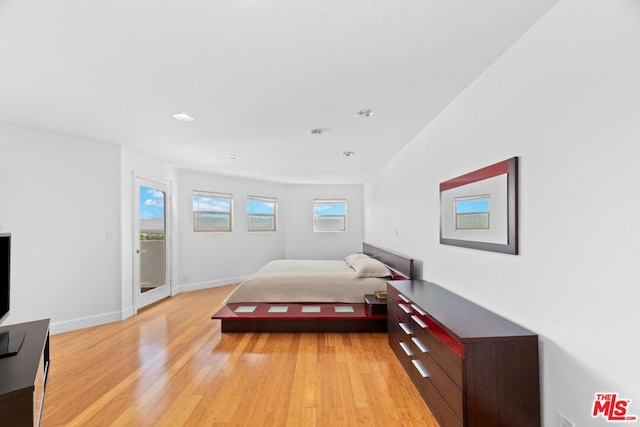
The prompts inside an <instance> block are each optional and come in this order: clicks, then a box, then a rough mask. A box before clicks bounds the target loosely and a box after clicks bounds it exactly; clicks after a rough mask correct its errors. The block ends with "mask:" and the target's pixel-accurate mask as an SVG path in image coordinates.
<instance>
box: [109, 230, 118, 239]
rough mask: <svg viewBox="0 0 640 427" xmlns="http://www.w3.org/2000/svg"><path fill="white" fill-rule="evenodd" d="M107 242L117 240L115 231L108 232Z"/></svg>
mask: <svg viewBox="0 0 640 427" xmlns="http://www.w3.org/2000/svg"><path fill="white" fill-rule="evenodd" d="M107 240H116V233H115V232H114V231H113V230H107Z"/></svg>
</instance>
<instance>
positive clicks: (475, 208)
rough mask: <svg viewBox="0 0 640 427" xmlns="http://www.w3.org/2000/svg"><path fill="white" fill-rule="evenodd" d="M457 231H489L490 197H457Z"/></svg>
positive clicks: (485, 195) (486, 195)
mask: <svg viewBox="0 0 640 427" xmlns="http://www.w3.org/2000/svg"><path fill="white" fill-rule="evenodd" d="M455 202H456V230H488V229H489V215H490V209H489V195H488V194H484V195H481V196H468V197H456V199H455Z"/></svg>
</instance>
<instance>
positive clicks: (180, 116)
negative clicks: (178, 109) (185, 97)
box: [173, 113, 193, 122]
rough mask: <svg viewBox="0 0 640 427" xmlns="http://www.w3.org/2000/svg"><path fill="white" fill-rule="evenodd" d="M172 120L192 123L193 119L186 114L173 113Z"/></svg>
mask: <svg viewBox="0 0 640 427" xmlns="http://www.w3.org/2000/svg"><path fill="white" fill-rule="evenodd" d="M173 118H174V119H176V120H180V121H181V122H190V121H193V117H191V116H190V115H188V114H187V113H175V114H174V115H173Z"/></svg>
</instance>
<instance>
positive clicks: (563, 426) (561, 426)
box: [558, 414, 575, 427]
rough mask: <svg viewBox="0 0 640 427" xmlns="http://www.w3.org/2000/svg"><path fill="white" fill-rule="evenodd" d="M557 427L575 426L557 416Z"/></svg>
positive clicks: (562, 416)
mask: <svg viewBox="0 0 640 427" xmlns="http://www.w3.org/2000/svg"><path fill="white" fill-rule="evenodd" d="M558 427H575V425H574V424H573V423H572V422H571V421H569V420H568V419H566V418H565V416H564V415H562V414H558Z"/></svg>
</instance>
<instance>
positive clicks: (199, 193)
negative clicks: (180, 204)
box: [191, 190, 233, 233]
mask: <svg viewBox="0 0 640 427" xmlns="http://www.w3.org/2000/svg"><path fill="white" fill-rule="evenodd" d="M196 197H201V198H205V199H211V200H215V199H221V200H228V201H229V210H228V211H217V210H196V209H195V206H194V204H195V200H194V199H195V198H196ZM191 212H192V215H191V221H192V230H193V232H194V233H230V232H232V231H233V194H231V193H220V192H215V191H205V190H193V191H192V193H191ZM198 214H215V215H226V216H227V217H228V221H227V223H228V227H227V228H226V229H212V228H205V227H198V225H197V224H198V220H197V215H198Z"/></svg>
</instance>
